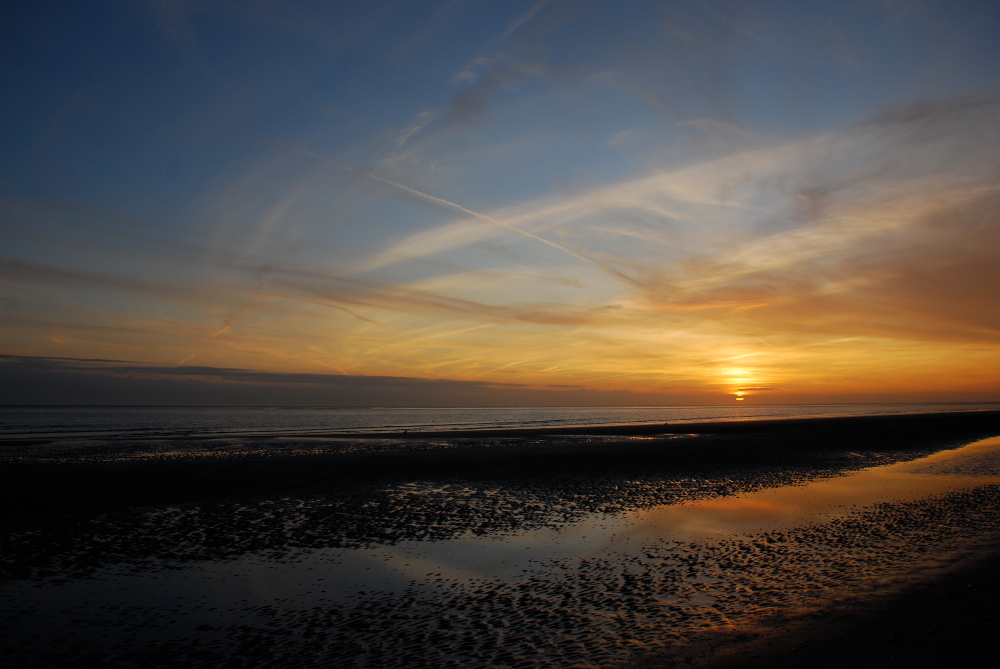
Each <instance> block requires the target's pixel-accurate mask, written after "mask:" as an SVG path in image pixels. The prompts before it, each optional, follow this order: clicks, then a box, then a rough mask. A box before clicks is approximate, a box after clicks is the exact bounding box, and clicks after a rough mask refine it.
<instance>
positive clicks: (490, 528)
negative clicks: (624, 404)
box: [0, 413, 1000, 667]
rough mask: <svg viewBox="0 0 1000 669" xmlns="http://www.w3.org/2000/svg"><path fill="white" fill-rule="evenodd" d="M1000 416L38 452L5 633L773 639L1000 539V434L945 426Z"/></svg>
mask: <svg viewBox="0 0 1000 669" xmlns="http://www.w3.org/2000/svg"><path fill="white" fill-rule="evenodd" d="M998 418H1000V416H998V415H997V414H986V413H979V414H975V415H965V416H951V417H940V416H939V417H927V416H923V417H914V416H909V417H905V416H896V417H891V418H883V419H880V420H874V421H872V420H868V419H864V420H856V419H851V420H848V421H837V420H832V421H831V420H826V421H798V422H795V421H788V422H784V423H780V424H779V422H774V421H772V422H771V424H770V425H767V424H763V423H758V424H755V425H743V426H739V425H725V426H719V425H708V426H704V427H703V428H699V433H700V434H701V436H684V437H678V436H676V435H672V434H660V435H657V434H655V433H652V432H649V430H648V429H647V428H643V430H644V431H640V432H641V434H638V435H636V434H628V432H629V430H623V432H625V433H626V434H624V435H614V434H610V433H608V432H607V431H604V430H602V431H600V432H602V433H600V434H597V435H588V434H587V430H586V429H581V430H579V431H576V432H575V433H573V431H570V432H571V433H570V434H568V435H566V434H563V435H558V434H555V435H553V434H549V435H545V434H537V433H531V434H530V435H528V436H525V435H524V434H523V433H522V434H521V435H520V436H518V437H516V438H515V437H509V436H508V437H504V438H501V437H496V436H489V437H482V438H478V439H471V438H469V437H465V436H463V437H460V438H458V439H455V440H453V441H442V440H441V439H442V438H441V437H439V436H435V437H434V438H433V439H429V440H427V442H426V443H423V442H419V441H415V442H414V441H406V442H405V443H404V442H400V443H395V444H394V443H391V442H377V443H375V442H373V443H374V446H375V448H371V447H369V446H368V445H366V443H350V444H345V442H335V443H332V444H331V447H330V451H329V452H327V453H325V454H324V453H322V452H320V453H317V452H316V449H317V448H319V447H321V446H322V442H321V443H320V444H319V447H318V446H317V444H316V443H313V445H312V447H311V448H312V449H313V450H311V451H309V452H308V453H305V454H301V453H296V452H295V451H294V450H292V451H290V450H288V449H287V448H285V446H282V448H283V449H285V450H280V451H278V452H276V453H274V454H271V455H266V456H264V455H261V456H252V457H251V456H249V455H241V456H239V457H219V458H213V459H210V460H205V459H204V458H201V457H200V456H196V455H194V456H191V457H189V458H185V457H174V458H171V459H169V460H162V461H157V460H155V458H142V459H139V460H136V459H131V458H125V459H121V460H114V461H111V462H108V461H105V460H100V459H99V460H98V461H96V462H84V461H80V460H79V459H78V460H75V461H72V462H69V463H66V462H61V463H55V464H53V462H52V461H51V460H50V461H47V462H41V461H39V462H34V463H32V462H28V463H25V462H20V463H18V464H14V465H11V466H10V467H9V468H7V469H5V470H3V475H4V476H5V477H6V480H5V482H6V483H7V484H9V485H8V486H7V487H0V494H2V495H5V496H6V497H5V498H4V499H3V500H0V501H3V502H5V503H8V504H9V505H10V507H9V508H17V509H20V510H22V511H23V513H20V514H18V515H17V516H16V520H17V522H16V523H15V522H12V520H11V518H8V519H7V521H6V522H7V524H8V526H9V527H8V530H9V532H8V533H7V537H8V538H7V539H6V543H5V544H4V548H3V555H4V558H5V560H4V561H3V562H2V563H0V569H2V572H0V573H2V575H3V580H2V582H0V608H2V609H3V612H4V615H5V616H6V617H5V620H8V621H9V622H10V624H9V626H8V629H9V631H8V632H5V633H4V634H5V635H7V636H4V637H3V638H2V639H0V647H2V648H3V651H4V652H5V653H6V654H7V655H6V656H7V657H10V658H11V660H12V661H13V662H16V663H17V664H18V665H23V666H31V665H38V666H59V665H65V664H71V663H73V662H84V661H87V660H88V659H89V660H93V661H94V662H97V663H99V662H98V660H100V661H101V662H106V661H110V660H113V661H115V662H118V663H119V664H123V665H124V666H141V665H142V664H144V663H145V664H157V663H158V662H159V663H161V664H162V662H163V660H162V658H163V657H165V656H169V658H170V661H171V662H173V663H175V664H194V663H196V662H206V663H208V664H212V663H216V664H222V663H225V662H235V661H239V662H243V663H256V664H264V665H270V666H284V665H295V664H299V665H304V666H310V665H318V664H322V665H324V666H362V667H365V666H367V667H382V666H396V667H419V666H428V667H430V666H433V667H439V666H454V667H465V666H482V667H516V666H552V667H561V666H568V665H574V664H577V665H580V666H613V665H615V664H616V663H617V664H621V663H623V662H629V661H634V662H639V663H646V664H647V665H650V666H658V665H659V666H663V665H666V666H671V663H674V662H676V661H683V659H684V658H685V657H692V661H704V662H714V661H718V662H721V661H735V660H732V658H737V657H750V656H752V655H754V654H756V655H761V654H762V653H763V654H764V655H767V653H768V652H771V651H766V649H765V650H763V651H762V650H761V649H760V647H753V648H750V647H749V646H745V648H746V653H744V654H743V655H740V656H737V655H735V654H734V653H738V652H742V650H740V649H741V648H743V647H741V646H739V644H740V643H744V644H745V643H749V642H754V640H755V639H756V640H757V641H756V642H759V643H763V644H766V643H770V642H772V641H773V642H774V643H779V641H774V640H780V639H783V638H788V636H789V634H793V633H794V634H797V633H798V632H795V629H798V628H795V629H792V628H789V629H790V630H791V631H782V632H781V633H779V634H775V633H774V630H785V628H784V627H782V626H781V625H777V624H776V623H777V622H780V621H783V620H784V621H788V620H791V621H792V622H794V621H796V620H807V621H812V622H813V625H812V626H813V627H815V624H814V623H815V622H816V621H822V620H825V619H826V618H823V617H822V616H829V615H834V614H837V615H839V614H838V613H837V612H838V611H840V612H842V611H844V610H845V609H844V608H843V607H844V604H843V602H845V601H849V600H851V599H852V598H854V599H856V598H858V597H861V596H866V595H871V594H880V593H882V594H884V593H886V592H889V591H890V590H892V588H895V589H899V588H898V586H899V584H905V583H907V582H908V579H910V578H911V577H913V576H914V575H920V574H927V573H931V572H932V571H933V570H935V569H941V568H942V567H945V566H947V565H949V564H951V563H952V562H953V561H954V560H955V559H956V556H962V555H966V554H971V553H973V552H974V551H976V550H979V548H980V547H981V546H982V544H983V542H984V541H986V540H988V539H989V538H990V537H992V534H993V532H995V528H996V527H997V520H998V519H1000V478H998V475H1000V466H998V460H1000V440H997V439H986V440H981V441H979V442H977V443H974V444H972V445H970V446H966V447H964V448H960V449H958V450H941V449H942V448H944V447H949V446H950V447H955V446H958V445H959V443H960V442H965V443H968V442H971V441H973V440H976V439H980V438H981V437H985V436H989V435H996V434H1000V420H998ZM862 428H863V429H862ZM702 430H703V431H702ZM713 431H714V433H713ZM637 436H638V437H642V438H641V439H637V438H634V437H637ZM186 448H188V447H187V446H185V445H184V444H180V445H175V446H172V447H171V452H173V453H177V454H183V453H185V449H186ZM190 448H195V447H194V446H192V447H190ZM52 452H53V451H52V450H50V451H47V452H46V453H48V454H51V453H52ZM101 457H103V456H101ZM101 490H115V491H116V492H117V493H118V494H117V495H115V496H105V497H104V498H101V497H100V496H99V495H98V494H97V493H98V492H99V491H101ZM929 570H930V571H929ZM890 586H891V587H890ZM838 607H840V608H838ZM831 612H832V613H831ZM15 613H16V615H15ZM8 614H9V615H8ZM803 616H806V617H803ZM808 616H813V617H812V618H809V617H808ZM816 616H820V617H816ZM112 627H113V628H114V629H116V630H118V633H116V635H114V637H113V638H112V637H107V638H96V637H93V636H91V635H89V634H88V633H87V631H86V630H88V629H99V628H112ZM793 627H794V625H793ZM763 631H768V633H767V634H764V633H763ZM740 635H745V637H744V638H742V641H741V637H740ZM15 640H16V641H17V643H15ZM25 640H26V641H25ZM817 643H819V642H818V641H817ZM712 645H715V646H716V647H717V648H715V649H714V650H713V649H712V648H711V646H712ZM720 653H721V654H720ZM725 653H730V655H729V656H725V657H724V655H725ZM772 654H773V653H772ZM726 657H729V658H730V659H726ZM108 658H110V660H108Z"/></svg>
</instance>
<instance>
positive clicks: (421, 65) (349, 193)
mask: <svg viewBox="0 0 1000 669" xmlns="http://www.w3.org/2000/svg"><path fill="white" fill-rule="evenodd" d="M0 12H2V14H0V17H2V19H0V87H2V91H3V95H2V101H0V377H2V378H5V379H7V381H6V382H5V383H4V384H3V385H4V386H5V387H6V388H7V390H6V391H4V392H3V393H2V394H0V401H5V402H13V403H19V402H22V401H24V402H39V403H48V402H62V401H66V402H70V403H91V402H93V403H112V402H124V403H129V402H130V401H134V402H141V403H146V402H148V403H156V402H161V401H162V402H168V401H169V402H172V403H178V402H179V403H184V397H185V393H188V395H189V396H190V397H192V398H194V397H196V396H197V398H203V399H198V400H197V401H198V402H201V401H205V402H209V403H212V402H215V403H241V402H249V403H253V402H257V401H260V402H266V403H324V402H327V403H330V402H332V403H336V404H357V403H362V404H410V405H421V404H442V403H443V404H463V403H475V404H503V405H509V404H588V403H589V404H720V403H722V404H726V403H734V404H735V403H737V402H747V403H776V402H777V403H780V402H835V401H843V402H847V401H851V402H853V401H998V400H1000V39H998V38H1000V9H998V6H997V4H996V3H992V2H961V1H957V0H952V1H950V2H929V1H921V0H912V1H907V0H893V1H889V0H885V1H877V0H844V1H843V2H803V1H801V0H799V1H791V2H767V1H762V2H753V3H748V2H738V1H734V2H710V1H706V2H699V1H678V2H639V1H636V2H593V1H589V0H562V1H561V0H541V1H538V0H526V1H518V0H508V1H505V2H490V1H485V0H484V1H475V0H452V1H440V2H419V1H415V0H406V1H400V2H391V1H385V2H362V3H359V2H310V3H305V2H291V1H289V2H284V1H282V2H264V1H245V2H222V1H219V2H211V1H206V2H194V1H191V2H188V1H185V0H162V1H159V0H148V1H142V0H134V1H122V2H115V1H114V0H108V1H106V2H65V3H63V2H55V1H48V0H42V1H34V2H17V1H12V2H7V3H4V5H3V8H2V9H0ZM88 384H89V385H88ZM178 384H179V385H178ZM390 387H391V391H390V390H386V388H390ZM66 388H76V390H74V391H73V392H69V391H67V390H66ZM331 388H336V392H335V393H333V394H330V393H331V392H332V391H330V389H331ZM29 389H30V391H29ZM165 389H166V390H165ZM255 393H256V394H255ZM283 393H284V394H283ZM303 393H304V394H303ZM324 393H325V394H324ZM178 398H180V399H178ZM254 398H256V399H254ZM194 401H195V400H192V402H194Z"/></svg>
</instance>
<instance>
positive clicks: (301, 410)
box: [0, 402, 1000, 442]
mask: <svg viewBox="0 0 1000 669" xmlns="http://www.w3.org/2000/svg"><path fill="white" fill-rule="evenodd" d="M998 408H1000V403H995V402H994V403H925V404H782V405H766V406H759V405H758V406H659V407H488V408H447V407H445V408H407V407H360V408H359V407H176V406H145V407H143V406H129V407H121V406H4V407H0V442H2V441H8V440H22V439H32V438H56V439H86V440H99V439H102V438H107V439H121V438H133V439H140V440H141V439H144V438H153V439H156V438H170V437H179V438H185V437H187V438H192V439H206V438H208V439H211V438H226V437H239V436H247V435H252V436H257V437H260V436H281V437H294V436H299V437H308V436H311V435H331V434H336V433H379V432H401V431H403V430H408V431H410V432H420V431H458V430H463V431H464V430H485V429H513V428H530V427H570V426H588V425H633V424H644V423H685V422H699V421H736V420H764V419H775V418H811V417H828V416H866V415H886V414H912V413H935V412H950V411H992V410H996V409H998Z"/></svg>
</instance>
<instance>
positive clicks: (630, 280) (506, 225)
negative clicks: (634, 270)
mask: <svg viewBox="0 0 1000 669" xmlns="http://www.w3.org/2000/svg"><path fill="white" fill-rule="evenodd" d="M291 148H293V149H295V150H297V151H301V152H302V153H304V154H306V155H307V156H312V157H313V158H316V159H317V160H322V161H323V162H327V163H332V164H334V165H337V166H339V167H342V168H343V169H345V170H348V171H350V172H354V173H355V174H359V175H361V176H364V177H367V178H369V179H374V180H375V181H379V182H381V183H384V184H386V185H387V186H392V187H393V188H398V189H399V190H403V191H406V192H407V193H411V194H413V195H416V196H417V197H420V198H423V199H425V200H429V201H431V202H435V203H437V204H443V205H444V206H446V207H450V208H452V209H457V210H458V211H461V212H462V213H464V214H468V215H469V216H473V217H475V218H478V219H480V220H483V221H488V222H490V223H493V224H494V225H499V226H500V227H502V228H505V229H507V230H510V231H511V232H515V233H517V234H519V235H522V236H524V237H527V238H528V239H534V240H535V241H539V242H541V243H542V244H545V245H546V246H551V247H552V248H554V249H557V250H559V251H562V252H563V253H566V254H568V255H571V256H573V257H574V258H576V259H577V260H581V261H583V262H585V263H588V264H590V265H593V266H594V267H596V268H598V269H600V270H601V271H603V272H607V273H608V274H611V275H613V276H616V277H618V278H619V279H622V280H623V281H626V282H628V283H630V284H632V285H633V286H638V287H640V288H644V287H645V286H643V284H641V283H639V282H638V281H636V280H635V279H633V278H632V277H630V276H627V275H625V274H622V273H621V272H619V271H618V270H616V269H614V268H611V267H607V266H605V265H602V264H601V263H599V262H597V261H596V260H593V259H591V258H588V257H586V256H582V255H580V254H579V253H576V252H575V251H572V250H571V249H568V248H566V247H565V246H560V245H559V244H556V243H555V242H552V241H549V240H548V239H545V238H544V237H539V236H538V235H536V234H534V233H531V232H528V231H527V230H522V229H521V228H518V227H515V226H513V225H511V224H510V223H507V222H506V221H501V220H499V219H496V218H493V217H492V216H487V215H486V214H480V213H479V212H477V211H472V210H471V209H469V208H467V207H463V206H462V205H460V204H458V203H457V202H452V201H451V200H446V199H444V198H442V197H437V196H436V195H430V194H428V193H424V192H421V191H419V190H417V189H415V188H410V187H409V186H404V185H403V184H398V183H396V182H395V181H389V180H388V179H386V178H383V177H380V176H379V175H377V174H373V173H371V172H365V171H363V170H359V169H355V168H353V167H351V166H350V165H346V164H344V163H340V162H337V161H335V160H330V159H329V158H325V157H323V156H320V155H318V154H315V153H313V152H312V151H307V150H306V149H303V148H301V147H298V146H293V147H291Z"/></svg>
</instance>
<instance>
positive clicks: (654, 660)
mask: <svg viewBox="0 0 1000 669" xmlns="http://www.w3.org/2000/svg"><path fill="white" fill-rule="evenodd" d="M998 602H1000V545H993V546H984V547H982V549H981V550H979V551H976V552H974V553H973V554H971V555H969V556H967V557H965V558H964V559H962V560H960V561H959V562H958V563H957V564H954V565H951V566H950V567H948V568H946V569H939V570H936V572H935V573H924V574H913V575H911V576H910V577H909V578H907V579H904V581H903V582H900V583H896V584H894V587H892V588H887V589H886V590H885V591H882V592H878V593H870V594H868V595H867V596H864V597H858V598H854V599H851V600H847V601H841V602H837V603H831V604H830V605H829V606H826V607H824V608H822V609H820V610H817V611H814V612H810V613H804V614H802V615H800V616H797V617H794V618H786V617H777V618H776V619H771V620H764V621H761V623H760V624H759V625H756V626H745V627H743V628H741V629H737V630H726V631H723V632H708V633H705V634H704V635H702V637H701V638H697V637H695V638H692V639H691V642H690V644H689V645H688V646H686V647H685V648H684V649H683V650H681V649H673V650H671V651H670V652H664V653H657V654H652V655H650V656H646V657H643V658H641V659H639V660H636V661H634V662H631V663H629V664H628V667H629V669H658V668H664V667H701V668H712V669H739V668H746V669H756V668H759V667H761V668H762V667H774V668H776V669H785V668H791V667H820V668H823V667H831V668H832V667H847V666H858V667H896V666H900V667H949V666H979V665H981V664H983V663H984V658H987V657H990V656H992V655H993V654H994V653H995V645H996V644H995V637H996V632H997V629H998V625H1000V605H998Z"/></svg>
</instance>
